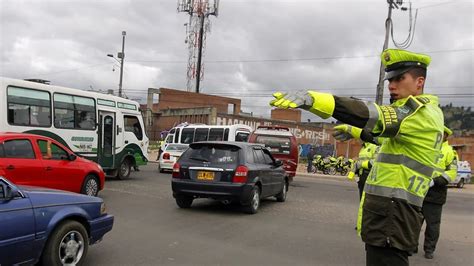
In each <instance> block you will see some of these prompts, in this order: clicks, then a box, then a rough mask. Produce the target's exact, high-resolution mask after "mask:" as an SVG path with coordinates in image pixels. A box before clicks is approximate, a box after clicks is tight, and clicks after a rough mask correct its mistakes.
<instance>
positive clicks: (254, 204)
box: [243, 186, 260, 214]
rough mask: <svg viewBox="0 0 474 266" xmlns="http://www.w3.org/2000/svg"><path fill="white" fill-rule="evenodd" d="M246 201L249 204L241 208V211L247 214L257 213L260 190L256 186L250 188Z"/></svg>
mask: <svg viewBox="0 0 474 266" xmlns="http://www.w3.org/2000/svg"><path fill="white" fill-rule="evenodd" d="M248 201H249V202H250V204H249V205H245V206H243V211H244V212H245V213H248V214H255V213H257V212H258V208H259V207H260V188H259V187H258V186H254V187H253V188H252V192H251V193H250V196H249V199H248Z"/></svg>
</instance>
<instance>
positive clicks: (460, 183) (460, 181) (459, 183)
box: [456, 178, 464, 188]
mask: <svg viewBox="0 0 474 266" xmlns="http://www.w3.org/2000/svg"><path fill="white" fill-rule="evenodd" d="M456 186H457V187H458V188H463V187H464V178H461V180H459V182H458V184H457V185H456Z"/></svg>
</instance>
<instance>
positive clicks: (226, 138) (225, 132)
mask: <svg viewBox="0 0 474 266" xmlns="http://www.w3.org/2000/svg"><path fill="white" fill-rule="evenodd" d="M224 140H225V141H228V140H229V129H228V128H226V129H225V131H224Z"/></svg>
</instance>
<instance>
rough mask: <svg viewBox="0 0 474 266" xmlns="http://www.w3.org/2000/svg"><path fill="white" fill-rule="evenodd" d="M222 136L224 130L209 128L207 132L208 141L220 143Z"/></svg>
mask: <svg viewBox="0 0 474 266" xmlns="http://www.w3.org/2000/svg"><path fill="white" fill-rule="evenodd" d="M222 135H224V129H223V128H211V130H210V131H209V138H208V139H209V140H210V141H211V140H215V141H221V140H222Z"/></svg>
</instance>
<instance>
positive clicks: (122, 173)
mask: <svg viewBox="0 0 474 266" xmlns="http://www.w3.org/2000/svg"><path fill="white" fill-rule="evenodd" d="M131 171H132V163H131V161H130V160H129V159H125V160H123V161H122V163H121V164H120V167H119V168H118V172H117V178H118V179H120V180H125V179H128V178H129V177H130V172H131Z"/></svg>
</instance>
